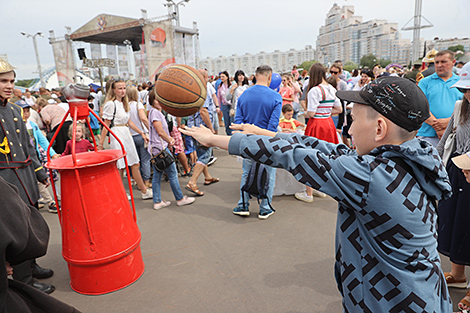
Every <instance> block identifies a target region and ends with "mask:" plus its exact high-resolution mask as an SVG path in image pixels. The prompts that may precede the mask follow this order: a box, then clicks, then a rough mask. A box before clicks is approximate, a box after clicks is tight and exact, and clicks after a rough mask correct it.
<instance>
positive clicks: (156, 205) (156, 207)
mask: <svg viewBox="0 0 470 313" xmlns="http://www.w3.org/2000/svg"><path fill="white" fill-rule="evenodd" d="M170 204H171V202H170V201H163V200H162V202H160V203H154V204H153V209H154V210H160V209H163V208H166V207H167V206H169V205H170Z"/></svg>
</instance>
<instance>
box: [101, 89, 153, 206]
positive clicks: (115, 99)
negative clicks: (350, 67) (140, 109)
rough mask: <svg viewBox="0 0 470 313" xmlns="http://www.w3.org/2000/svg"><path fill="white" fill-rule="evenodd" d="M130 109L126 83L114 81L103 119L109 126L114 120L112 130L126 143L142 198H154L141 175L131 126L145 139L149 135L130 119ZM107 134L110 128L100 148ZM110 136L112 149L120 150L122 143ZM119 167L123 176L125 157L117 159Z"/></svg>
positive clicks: (125, 146)
mask: <svg viewBox="0 0 470 313" xmlns="http://www.w3.org/2000/svg"><path fill="white" fill-rule="evenodd" d="M129 111H130V109H129V101H128V99H127V96H126V83H125V82H124V81H114V82H112V83H111V88H110V89H109V91H108V94H107V95H106V100H105V104H104V107H103V120H104V122H105V123H106V125H108V126H110V125H111V122H112V121H114V123H113V124H114V125H113V127H112V128H111V130H112V131H113V132H114V133H115V134H116V136H117V137H118V138H119V140H120V141H121V142H122V144H123V145H124V150H125V151H126V153H127V163H128V165H129V166H130V167H131V171H132V177H133V178H134V180H135V181H136V183H137V186H138V187H139V189H140V191H141V192H142V199H144V200H146V199H152V198H153V194H152V189H151V188H147V186H146V185H145V184H144V181H143V180H142V176H141V175H140V170H139V167H140V164H139V156H138V155H137V150H136V148H135V145H134V140H133V139H132V135H131V132H130V130H129V127H130V128H131V129H132V130H134V131H135V132H137V133H138V134H139V135H141V136H142V137H143V138H144V141H146V142H148V137H147V136H146V135H145V133H144V132H143V131H142V130H140V129H139V128H138V127H137V126H135V124H134V123H133V122H132V120H130V114H129ZM128 126H129V127H128ZM107 134H108V130H107V129H106V128H103V133H102V134H101V139H100V142H99V144H98V149H99V150H102V149H103V143H104V141H105V139H106V135H107ZM110 137H111V149H117V150H120V149H121V145H120V144H119V142H118V141H117V140H116V138H114V136H110ZM117 167H118V169H119V170H120V172H121V176H122V174H123V173H124V170H125V169H126V164H125V162H124V158H122V159H119V160H118V161H117Z"/></svg>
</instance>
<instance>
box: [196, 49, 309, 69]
mask: <svg viewBox="0 0 470 313" xmlns="http://www.w3.org/2000/svg"><path fill="white" fill-rule="evenodd" d="M314 58H315V50H314V49H313V48H312V46H309V45H308V46H305V48H304V49H302V50H295V49H290V50H289V51H279V50H275V51H274V52H268V53H266V52H264V51H261V52H260V53H256V54H250V53H245V54H244V55H236V54H232V55H231V56H229V57H224V56H219V57H217V58H210V57H209V58H205V59H202V60H200V63H199V64H200V66H201V67H202V68H206V69H207V70H208V72H209V75H217V74H218V73H219V72H222V71H227V72H228V73H229V74H230V75H233V74H235V72H236V71H237V70H243V71H244V72H245V74H246V75H250V74H254V73H255V70H256V68H257V67H258V66H259V65H262V64H266V65H269V66H271V67H272V68H273V70H274V72H277V73H284V72H290V71H291V70H292V67H293V66H294V65H299V64H301V63H302V62H304V61H311V60H313V59H314Z"/></svg>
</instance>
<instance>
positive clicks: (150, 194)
mask: <svg viewBox="0 0 470 313" xmlns="http://www.w3.org/2000/svg"><path fill="white" fill-rule="evenodd" d="M147 199H153V192H152V189H151V188H147V192H146V193H142V200H147Z"/></svg>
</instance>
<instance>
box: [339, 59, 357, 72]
mask: <svg viewBox="0 0 470 313" xmlns="http://www.w3.org/2000/svg"><path fill="white" fill-rule="evenodd" d="M343 67H344V69H345V70H346V71H348V72H352V71H353V70H355V69H356V68H359V65H357V63H356V62H354V61H351V60H349V61H347V62H346V63H344V66H343Z"/></svg>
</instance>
